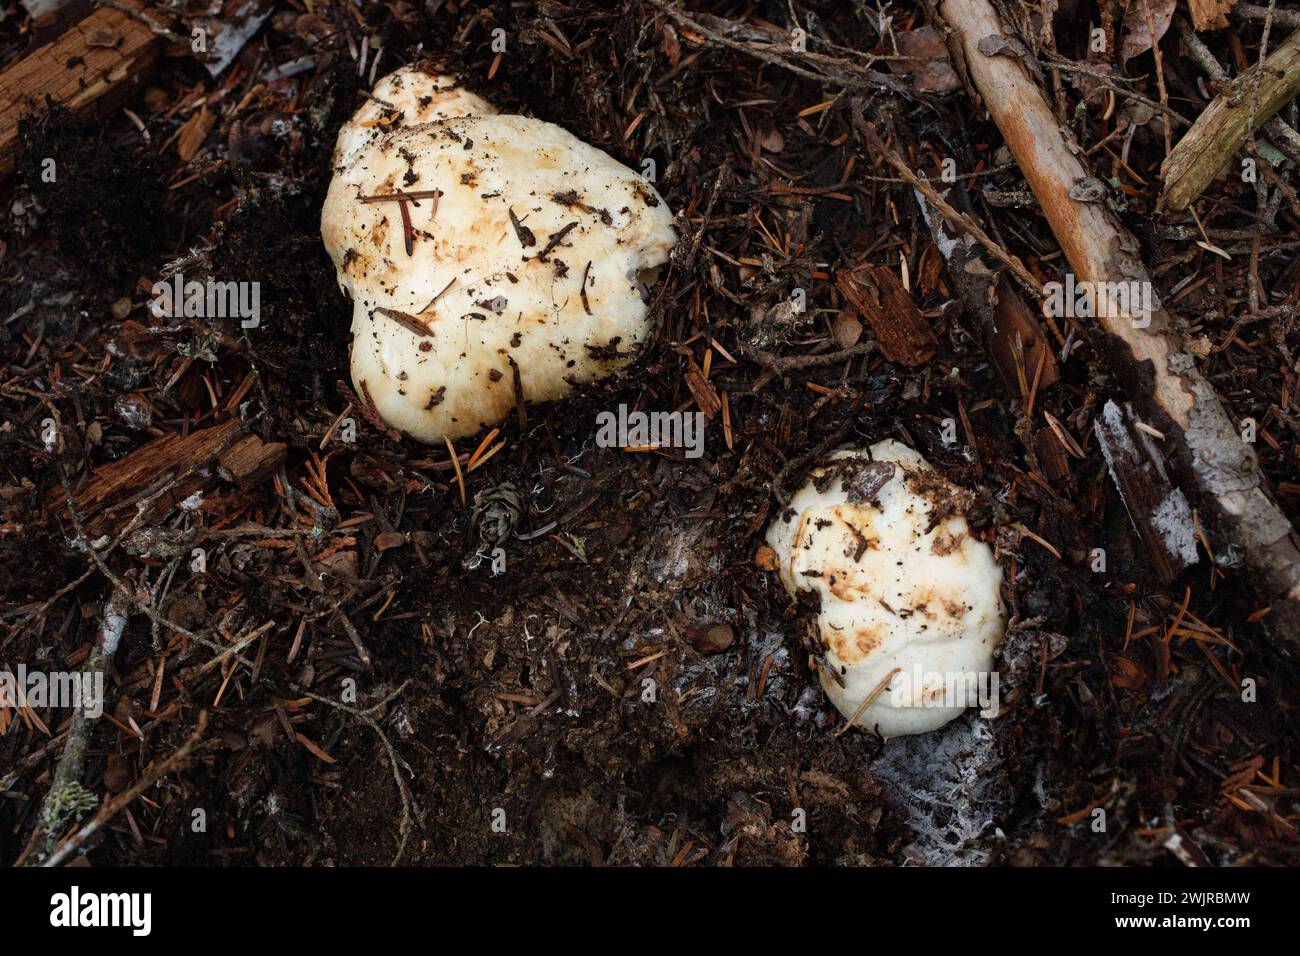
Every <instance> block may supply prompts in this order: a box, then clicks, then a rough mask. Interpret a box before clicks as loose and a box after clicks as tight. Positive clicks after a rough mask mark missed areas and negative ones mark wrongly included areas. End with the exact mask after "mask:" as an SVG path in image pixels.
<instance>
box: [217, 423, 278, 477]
mask: <svg viewBox="0 0 1300 956" xmlns="http://www.w3.org/2000/svg"><path fill="white" fill-rule="evenodd" d="M285 453H286V449H285V446H284V443H283V442H278V441H275V442H264V441H262V439H260V438H258V437H257V436H256V435H245V436H244V437H243V438H241V439H239V440H238V441H237V442H235V443H234V444H232V445H231V446H230V447H229V448H227V449H226V450H225V451H223V452H221V454H219V455H217V464H218V465H219V466H220V467H221V476H222V477H223V478H226V479H228V480H230V481H233V482H234V483H235V484H237V485H238V486H239V487H240V488H241V489H243V490H244V491H247V490H248V489H250V488H253V487H256V486H257V485H259V484H261V483H262V482H263V481H265V480H266V479H267V478H270V477H271V475H273V474H275V471H276V469H277V468H279V467H280V466H281V465H282V464H284V459H285Z"/></svg>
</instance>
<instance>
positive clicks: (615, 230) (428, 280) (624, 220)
mask: <svg viewBox="0 0 1300 956" xmlns="http://www.w3.org/2000/svg"><path fill="white" fill-rule="evenodd" d="M405 77H406V79H405V81H404V91H405V92H404V93H403V96H404V98H405V99H406V100H409V99H410V98H411V97H412V96H415V95H416V94H414V93H413V92H412V91H411V88H412V87H414V86H415V85H416V84H417V83H420V82H424V83H426V84H428V87H429V88H430V89H431V90H432V89H436V88H437V82H438V81H437V80H436V79H430V78H428V77H425V76H424V75H423V74H421V73H418V72H411V71H407V72H406V73H405ZM416 99H417V101H418V99H419V98H418V96H417V97H416ZM436 106H437V104H436V102H435V101H432V100H431V101H430V102H429V103H428V104H426V108H427V109H436ZM375 109H376V107H374V106H373V105H370V104H368V106H367V107H365V108H364V109H363V112H365V111H371V112H373V111H374V110H375ZM366 115H367V116H368V115H369V113H368V112H367V113H366ZM354 122H355V121H354ZM362 122H365V123H369V122H372V119H365V120H362ZM374 128H375V127H373V126H367V127H363V129H367V130H369V129H374ZM356 129H357V127H354V126H352V125H351V124H349V126H348V127H345V129H344V132H343V133H341V134H340V138H339V143H340V146H339V151H340V154H341V155H344V156H347V155H351V156H352V158H351V160H350V162H348V163H346V164H345V165H344V166H343V167H342V168H341V169H339V171H338V172H337V174H336V176H335V178H334V180H333V182H332V183H331V184H330V189H329V193H328V195H327V197H326V200H325V205H324V209H323V212H322V217H321V234H322V237H323V239H324V241H325V246H326V249H327V250H328V251H329V253H330V255H331V257H332V258H333V260H334V262H335V265H336V267H337V268H338V278H339V284H340V286H341V287H342V288H343V289H344V290H346V291H347V292H348V293H349V294H350V295H351V296H352V299H353V302H354V314H353V325H352V333H353V341H352V359H351V362H352V378H353V383H354V385H355V386H356V388H357V391H358V393H364V394H365V395H366V396H368V398H369V400H370V401H372V402H373V404H374V406H375V410H376V411H377V412H378V414H379V415H380V417H382V418H383V419H384V420H385V421H386V422H388V423H389V424H390V425H392V426H393V427H395V428H397V429H399V430H401V431H402V432H404V433H406V434H408V435H411V436H413V437H415V438H418V439H421V440H423V441H437V440H440V439H441V438H442V437H443V436H444V435H445V436H448V437H451V438H456V437H460V436H464V435H469V434H473V433H475V432H477V431H479V430H480V429H481V428H482V427H483V426H485V425H488V424H491V423H494V422H496V421H499V420H500V419H501V418H503V417H504V416H505V415H506V414H508V412H509V410H510V409H511V408H512V407H513V406H514V404H515V403H516V400H517V399H516V394H515V385H514V373H515V369H516V368H517V369H518V374H519V380H520V389H521V391H522V393H523V397H524V399H525V400H527V401H548V400H553V399H557V398H561V397H563V396H564V395H566V394H567V393H568V392H569V390H570V389H571V388H572V387H573V386H574V385H575V384H579V383H582V382H589V381H593V380H595V379H598V378H601V377H604V376H606V375H608V374H610V373H611V372H612V371H614V370H615V369H616V368H618V367H619V366H621V365H623V364H625V363H626V362H627V361H628V359H629V358H630V357H631V356H632V354H633V353H634V352H635V349H636V347H637V346H638V345H639V344H640V343H641V341H642V340H643V339H644V338H645V336H646V334H647V333H648V331H649V325H648V320H647V314H648V309H647V306H646V302H645V299H644V297H643V293H644V283H643V279H644V278H646V277H647V276H648V275H649V274H652V273H653V272H654V271H655V270H657V269H658V268H659V267H660V266H662V265H663V264H664V263H665V262H666V261H667V259H668V255H669V253H670V251H671V249H672V247H673V244H674V242H675V241H676V234H675V233H674V231H673V229H672V213H671V212H670V211H669V209H668V207H667V205H666V204H665V203H664V202H663V200H662V199H661V198H660V197H659V196H658V194H657V193H656V192H655V190H654V187H653V186H651V185H650V184H648V183H647V182H645V180H644V179H642V178H641V177H640V176H639V175H637V174H636V173H634V172H633V171H632V170H630V169H628V168H626V167H625V166H622V165H621V164H619V163H618V162H616V161H615V160H613V159H612V158H610V157H609V156H608V155H606V154H605V153H603V152H601V151H600V150H598V149H596V148H594V147H592V146H589V145H587V144H585V143H583V142H581V141H580V140H578V139H577V138H576V137H574V136H573V135H572V134H570V133H568V132H567V131H565V130H563V129H561V128H560V127H558V126H555V125H553V124H550V123H545V122H543V121H541V120H535V119H530V118H528V117H523V116H501V115H496V114H491V115H485V116H466V117H456V118H451V119H445V120H435V121H433V122H427V123H416V124H415V125H413V126H401V125H399V126H397V127H396V128H395V129H393V130H392V131H391V132H389V133H387V134H384V135H381V136H379V137H377V138H374V139H372V140H369V141H366V142H364V143H363V144H362V145H361V146H359V147H357V146H356V145H355V143H354V142H353V140H354V139H355V138H356ZM345 140H346V141H347V143H348V145H346V146H345ZM406 196H411V197H412V198H410V199H407V198H403V197H406ZM417 196H418V197H420V198H414V197H417Z"/></svg>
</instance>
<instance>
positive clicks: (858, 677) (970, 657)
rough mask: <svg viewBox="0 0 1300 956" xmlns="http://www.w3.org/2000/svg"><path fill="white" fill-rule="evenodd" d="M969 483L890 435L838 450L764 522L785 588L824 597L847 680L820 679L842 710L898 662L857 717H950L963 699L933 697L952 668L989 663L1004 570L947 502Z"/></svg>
mask: <svg viewBox="0 0 1300 956" xmlns="http://www.w3.org/2000/svg"><path fill="white" fill-rule="evenodd" d="M819 486H820V490H819ZM961 494H962V492H961V491H960V490H959V489H957V488H956V487H955V486H953V485H951V484H949V483H948V482H946V481H944V480H943V479H942V478H940V477H938V475H937V474H936V473H935V472H934V470H933V469H932V468H931V467H930V465H929V464H928V463H927V462H926V461H925V460H924V459H923V458H922V457H921V456H920V455H919V454H917V453H916V452H915V451H913V450H912V449H911V448H908V447H907V446H906V445H902V444H900V443H898V442H896V441H893V440H886V441H882V442H878V443H877V444H875V445H872V446H871V448H870V449H869V450H865V451H864V450H861V449H842V450H840V451H838V452H836V453H835V454H833V455H832V456H831V457H830V459H829V461H828V463H827V464H826V465H825V466H823V467H820V468H817V469H816V470H814V471H813V473H812V475H811V476H810V477H809V480H808V483H807V484H806V485H804V486H803V488H801V489H800V490H799V492H798V493H797V494H796V495H795V496H794V498H793V499H792V500H791V502H790V506H789V509H788V510H787V511H786V512H784V513H783V514H782V515H780V516H778V517H777V519H776V520H775V521H774V522H773V523H772V525H771V526H770V527H769V529H768V533H767V543H768V544H769V545H770V546H771V548H772V549H773V551H774V552H775V553H776V562H777V571H778V573H779V574H780V577H781V581H782V583H783V584H784V585H785V587H786V590H787V591H789V592H790V594H791V595H792V596H793V595H794V594H795V593H796V592H798V591H812V592H815V593H816V594H817V595H818V596H819V597H820V599H821V610H820V612H819V614H818V621H817V623H818V631H819V634H820V638H821V642H822V645H823V648H824V651H825V662H826V665H827V666H829V667H830V668H833V669H834V671H835V672H836V673H837V674H838V675H839V677H840V679H841V680H842V681H843V686H841V684H840V683H839V682H838V681H836V680H835V679H834V678H833V677H831V676H829V675H828V674H827V673H826V671H825V669H822V671H821V683H822V687H823V689H825V691H826V693H827V695H828V696H829V697H830V699H831V701H832V702H833V703H834V704H835V706H836V708H837V709H838V710H839V711H840V713H842V714H843V715H844V716H845V717H847V718H851V717H853V716H854V714H855V713H857V711H858V709H859V707H860V706H861V705H862V703H863V701H864V700H866V699H867V698H868V697H870V696H871V694H872V692H873V691H875V690H876V689H877V688H878V687H879V686H880V685H881V684H882V682H885V681H886V679H888V678H889V675H890V673H891V672H892V671H894V670H895V668H898V669H900V672H899V673H898V674H897V675H895V676H894V677H893V678H892V680H890V682H889V683H888V684H886V688H887V689H886V690H884V691H883V692H882V693H880V695H879V696H877V697H876V699H875V700H874V701H873V702H872V703H871V705H870V706H868V707H867V708H866V709H865V710H864V711H863V712H862V713H861V714H860V715H859V716H858V718H857V720H856V726H858V727H861V728H864V729H868V730H871V729H875V730H877V731H878V732H879V733H880V734H881V735H882V736H884V737H895V736H900V735H903V734H919V733H925V732H926V731H930V730H934V729H935V728H937V727H941V726H943V725H944V724H946V723H947V722H948V721H950V720H952V719H953V718H955V717H957V716H958V715H959V714H960V713H961V712H962V711H963V710H964V709H965V708H964V707H963V706H934V704H936V703H938V704H947V703H949V702H950V701H951V698H947V699H945V698H944V696H943V695H944V685H945V678H948V679H950V680H951V679H953V678H955V677H956V676H957V675H977V674H984V675H990V674H992V673H993V651H994V649H995V648H996V647H997V646H998V644H1000V643H1001V641H1002V636H1003V631H1004V614H1003V608H1002V598H1001V593H1000V585H1001V580H1002V571H1001V568H1000V567H999V566H998V563H997V561H996V560H995V559H994V557H993V552H992V549H990V548H989V546H988V545H987V544H984V543H982V542H980V541H977V540H975V539H974V538H973V537H972V536H971V533H970V528H969V527H968V525H967V523H966V519H965V518H963V517H961V516H960V515H957V514H952V513H948V512H949V511H950V510H951V505H954V504H956V503H957V501H958V500H959V496H960V495H961ZM936 512H938V514H936ZM936 519H937V520H936ZM932 522H933V523H934V527H933V528H931V527H930V525H931V523H932Z"/></svg>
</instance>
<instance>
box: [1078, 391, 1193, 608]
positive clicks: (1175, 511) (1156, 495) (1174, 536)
mask: <svg viewBox="0 0 1300 956" xmlns="http://www.w3.org/2000/svg"><path fill="white" fill-rule="evenodd" d="M1093 431H1094V433H1095V434H1096V436H1097V443H1098V445H1100V446H1101V453H1102V455H1103V456H1104V457H1105V459H1106V467H1107V468H1109V469H1110V476H1111V478H1112V479H1113V480H1114V482H1115V487H1116V488H1118V489H1119V496H1120V498H1121V499H1123V501H1124V507H1125V508H1126V509H1127V510H1128V517H1129V520H1130V521H1131V522H1132V523H1133V527H1134V528H1136V529H1137V533H1138V537H1140V538H1141V539H1142V544H1143V545H1144V546H1145V548H1146V553H1147V555H1148V556H1149V557H1150V558H1151V563H1152V564H1153V565H1154V566H1155V569H1156V573H1157V574H1159V575H1160V579H1161V580H1162V581H1164V582H1165V583H1166V584H1168V583H1170V582H1171V581H1174V580H1176V579H1177V578H1178V576H1179V575H1180V574H1182V573H1183V572H1184V571H1186V570H1187V569H1188V568H1190V567H1191V566H1192V565H1193V564H1195V563H1196V562H1197V560H1198V558H1199V556H1198V555H1197V552H1196V522H1195V521H1194V520H1193V519H1192V508H1191V505H1189V504H1188V503H1187V496H1186V495H1184V494H1183V492H1182V489H1180V488H1177V487H1175V486H1174V484H1173V482H1171V481H1170V480H1169V473H1168V471H1167V470H1166V469H1165V456H1164V454H1163V453H1162V452H1161V451H1160V448H1159V446H1158V444H1157V442H1156V439H1155V438H1154V437H1152V436H1151V435H1150V434H1148V433H1147V432H1144V431H1143V430H1142V429H1140V428H1139V427H1138V423H1137V419H1136V418H1135V417H1134V415H1133V410H1132V409H1131V408H1130V407H1128V406H1127V405H1126V406H1125V407H1124V408H1123V409H1121V408H1120V407H1119V406H1118V405H1116V404H1115V403H1114V402H1107V403H1106V406H1105V407H1104V408H1103V409H1102V410H1101V415H1100V416H1098V418H1097V420H1096V421H1095V422H1094V423H1093Z"/></svg>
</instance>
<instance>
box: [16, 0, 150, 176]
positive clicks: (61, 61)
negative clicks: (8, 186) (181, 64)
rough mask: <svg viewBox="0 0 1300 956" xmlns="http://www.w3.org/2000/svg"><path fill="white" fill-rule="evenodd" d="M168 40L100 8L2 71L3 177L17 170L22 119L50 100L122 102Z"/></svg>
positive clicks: (81, 104)
mask: <svg viewBox="0 0 1300 956" xmlns="http://www.w3.org/2000/svg"><path fill="white" fill-rule="evenodd" d="M122 5H123V6H127V5H128V4H127V3H124V4H122ZM129 5H131V6H139V5H140V4H139V2H138V0H129ZM163 42H164V41H163V38H162V37H160V36H159V35H158V34H157V33H155V32H154V31H153V30H151V29H150V28H149V26H148V24H147V23H145V22H143V21H142V20H141V19H139V18H136V17H132V16H130V15H128V14H126V13H124V12H122V11H121V10H116V9H113V8H111V7H100V8H98V9H97V10H95V12H94V13H92V14H91V15H90V16H88V17H86V19H84V20H82V21H81V22H80V23H78V24H76V25H75V26H73V27H72V29H70V30H68V32H66V33H65V34H63V35H62V36H61V37H59V38H58V39H57V40H55V41H54V42H53V43H50V44H48V45H47V46H43V47H40V48H39V49H37V50H36V51H35V52H34V53H32V54H31V55H30V56H27V57H24V58H23V59H21V60H19V61H18V62H17V63H15V64H14V65H12V66H10V67H9V68H8V69H7V70H5V71H4V72H3V73H0V176H4V175H7V174H9V173H11V172H13V169H14V161H15V159H16V154H17V149H18V121H19V119H20V118H21V117H23V116H25V115H28V114H31V113H42V112H44V111H45V110H46V109H47V108H48V102H50V101H52V102H54V103H56V104H59V105H61V106H65V107H67V108H68V109H70V110H72V111H74V112H87V111H89V110H90V109H91V108H92V107H96V106H98V107H101V108H102V107H105V106H109V105H114V104H116V103H119V102H121V100H122V99H123V98H124V97H125V96H126V95H127V93H129V92H130V90H131V89H132V88H133V86H134V85H135V84H136V83H137V82H138V81H139V80H140V79H141V78H142V77H143V76H144V75H145V73H146V72H147V71H148V70H149V69H150V68H151V67H152V66H153V64H154V63H155V62H157V59H158V54H159V52H160V50H161V48H162V44H163Z"/></svg>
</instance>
